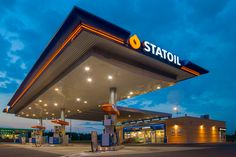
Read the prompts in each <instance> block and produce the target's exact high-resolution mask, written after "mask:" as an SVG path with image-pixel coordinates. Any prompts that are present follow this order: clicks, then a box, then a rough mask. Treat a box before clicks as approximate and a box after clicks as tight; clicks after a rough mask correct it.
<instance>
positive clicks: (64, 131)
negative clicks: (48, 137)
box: [61, 108, 68, 145]
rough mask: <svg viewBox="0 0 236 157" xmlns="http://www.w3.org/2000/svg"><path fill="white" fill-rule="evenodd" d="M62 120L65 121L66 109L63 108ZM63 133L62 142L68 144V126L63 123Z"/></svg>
mask: <svg viewBox="0 0 236 157" xmlns="http://www.w3.org/2000/svg"><path fill="white" fill-rule="evenodd" d="M61 120H63V121H65V109H64V108H62V109H61ZM61 134H62V144H64V145H67V144H68V142H67V139H66V127H65V125H61Z"/></svg>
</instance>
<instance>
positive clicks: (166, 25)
mask: <svg viewBox="0 0 236 157" xmlns="http://www.w3.org/2000/svg"><path fill="white" fill-rule="evenodd" d="M73 6H78V7H80V8H82V9H84V10H87V11H89V12H91V13H93V14H95V15H97V16H99V17H102V18H104V19H105V20H108V21H110V22H112V23H114V24H116V25H118V26H120V27H122V28H125V29H127V30H129V31H130V32H131V34H137V35H138V36H139V38H140V39H141V40H148V41H150V42H152V43H156V44H158V45H160V46H161V47H163V48H164V49H166V50H168V51H171V52H173V53H175V54H177V55H178V56H180V57H181V58H183V59H188V60H191V61H192V62H194V63H196V64H198V65H201V66H202V67H204V68H205V69H207V70H209V71H210V72H209V73H208V74H206V75H203V76H200V77H196V78H193V79H189V80H186V81H183V82H180V83H178V84H176V85H175V86H172V87H168V88H165V89H162V90H159V91H155V92H152V93H149V94H145V95H142V96H138V97H134V98H131V99H128V100H125V101H122V102H119V105H123V106H128V107H133V108H141V109H147V110H155V111H160V112H168V113H173V115H174V116H176V115H175V113H174V112H173V107H174V106H176V105H178V106H179V109H180V112H181V115H184V114H188V115H192V116H200V115H202V114H210V117H211V118H213V119H216V120H223V121H226V125H227V129H228V130H227V132H228V133H233V132H234V130H236V113H235V112H236V103H235V99H236V80H235V78H236V70H235V69H236V65H235V64H234V63H235V59H236V47H235V46H236V1H235V0H228V1H227V0H165V1H164V0H159V1H158V0H149V1H147V0H112V1H111V0H19V1H15V0H0V109H1V111H2V109H3V108H4V107H5V106H6V104H7V103H8V101H9V100H10V98H11V97H12V96H13V94H14V92H15V91H16V89H17V88H18V87H19V85H20V84H21V82H22V80H23V79H24V78H25V76H26V75H27V73H28V72H29V71H30V69H31V68H32V66H33V64H34V63H35V62H36V60H37V59H38V57H39V56H40V55H41V53H42V51H43V50H44V48H45V47H46V46H47V43H48V42H49V41H50V39H51V38H52V37H53V35H54V34H55V33H56V31H57V30H58V28H59V27H60V25H61V24H62V23H63V21H64V20H65V18H66V17H67V15H68V14H69V12H70V11H71V9H72V8H73ZM34 123H35V120H27V119H23V118H18V117H15V116H14V115H9V114H4V113H2V112H1V113H0V127H22V128H27V127H30V126H31V125H33V124H34ZM93 124H94V123H91V122H78V121H74V122H73V126H74V129H75V128H76V129H77V128H79V129H81V130H83V129H84V130H86V129H87V130H89V129H94V125H93ZM95 124H97V123H95ZM99 128H101V126H99Z"/></svg>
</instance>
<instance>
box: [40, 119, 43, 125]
mask: <svg viewBox="0 0 236 157" xmlns="http://www.w3.org/2000/svg"><path fill="white" fill-rule="evenodd" d="M39 125H40V126H43V118H39Z"/></svg>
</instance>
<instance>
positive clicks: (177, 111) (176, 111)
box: [173, 106, 180, 117]
mask: <svg viewBox="0 0 236 157" xmlns="http://www.w3.org/2000/svg"><path fill="white" fill-rule="evenodd" d="M173 110H174V111H175V113H176V117H178V114H180V112H179V109H178V107H177V106H175V107H174V108H173Z"/></svg>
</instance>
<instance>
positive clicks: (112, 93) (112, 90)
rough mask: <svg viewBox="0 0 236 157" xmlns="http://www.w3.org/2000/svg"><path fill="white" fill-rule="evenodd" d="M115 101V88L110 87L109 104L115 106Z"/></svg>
mask: <svg viewBox="0 0 236 157" xmlns="http://www.w3.org/2000/svg"><path fill="white" fill-rule="evenodd" d="M116 99H117V94H116V88H115V87H112V88H110V96H109V103H110V104H114V105H115V103H116Z"/></svg>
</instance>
